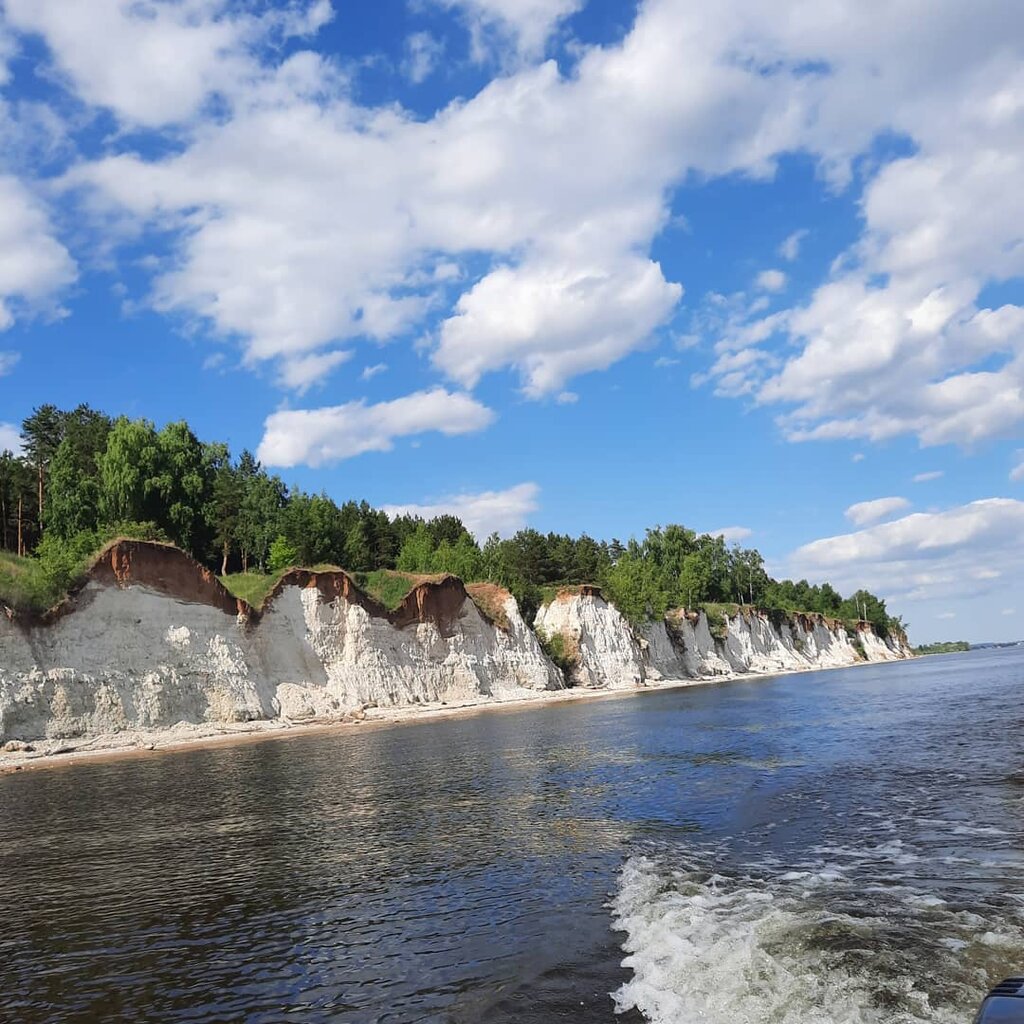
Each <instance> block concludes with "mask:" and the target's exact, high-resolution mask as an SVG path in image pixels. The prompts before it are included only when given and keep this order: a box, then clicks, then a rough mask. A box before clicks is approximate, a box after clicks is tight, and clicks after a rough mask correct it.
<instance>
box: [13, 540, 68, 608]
mask: <svg viewBox="0 0 1024 1024" xmlns="http://www.w3.org/2000/svg"><path fill="white" fill-rule="evenodd" d="M63 596H64V594H63V592H62V591H61V590H60V589H59V588H57V587H54V586H53V584H52V583H50V581H49V580H47V578H46V577H45V576H44V575H43V572H42V569H41V568H40V565H39V563H38V562H37V561H36V560H35V559H34V558H19V557H18V556H17V555H12V554H11V553H10V552H7V551H0V602H2V603H3V604H6V605H8V606H9V607H11V608H16V609H18V610H19V611H45V610H46V609H47V608H52V607H53V606H54V605H55V604H57V602H58V601H60V599H61V598H62V597H63Z"/></svg>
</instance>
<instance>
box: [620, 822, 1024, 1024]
mask: <svg viewBox="0 0 1024 1024" xmlns="http://www.w3.org/2000/svg"><path fill="white" fill-rule="evenodd" d="M813 855H814V856H813V859H812V860H809V861H808V862H807V863H803V864H796V865H788V866H787V865H784V864H779V863H772V862H770V860H769V861H767V862H762V863H761V864H759V865H752V866H741V867H739V868H736V869H725V868H722V867H720V866H719V864H720V863H721V862H720V860H717V859H716V858H715V857H714V856H713V855H712V854H710V853H709V854H707V855H701V854H695V855H691V854H690V853H687V854H686V855H685V856H681V855H680V853H679V850H678V849H672V850H667V851H664V850H663V851H656V850H651V851H649V852H648V853H646V854H644V855H637V856H634V857H632V858H630V859H629V860H628V861H627V862H626V864H625V866H624V867H623V870H622V873H621V877H620V885H619V890H618V894H617V896H616V898H615V899H614V901H613V903H612V912H613V916H614V921H615V927H616V928H617V929H619V930H621V931H622V932H624V933H625V940H624V942H623V948H624V950H625V951H626V953H627V954H628V955H627V958H626V960H625V961H624V966H626V967H628V968H629V969H631V970H632V972H633V977H632V979H631V980H630V981H628V982H627V983H626V984H624V985H623V986H622V987H621V988H620V989H619V990H618V991H617V992H615V993H613V999H614V1001H615V1006H616V1010H617V1011H618V1012H624V1011H626V1010H634V1009H635V1010H639V1011H640V1012H641V1013H643V1014H644V1016H645V1017H647V1019H648V1020H650V1021H652V1022H654V1024H692V1022H697V1021H700V1022H704V1024H762V1022H764V1024H768V1022H771V1024H918V1022H927V1024H954V1022H956V1024H962V1022H963V1021H968V1020H970V1019H971V1017H972V1015H973V1013H974V1011H975V1009H976V1007H977V1005H978V1001H979V999H980V997H981V995H983V994H984V992H985V991H986V990H987V988H988V987H989V986H990V985H991V984H993V983H994V982H995V981H997V980H999V978H1000V977H1003V976H1005V975H1006V974H1010V973H1013V972H1014V971H1015V970H1016V971H1019V970H1020V968H1021V966H1022V964H1024V894H1021V893H1015V894H1008V893H1006V891H1005V890H1002V891H993V890H991V888H990V887H980V888H979V889H978V890H977V891H973V892H972V890H971V887H970V885H969V884H966V883H965V879H964V874H965V873H964V872H963V871H962V870H961V869H962V867H963V865H962V862H961V863H960V864H958V863H956V861H957V860H958V858H956V857H952V856H951V857H945V858H942V859H940V860H939V861H937V862H929V863H928V864H927V865H925V864H917V863H915V862H917V861H918V858H917V856H916V855H915V854H914V853H913V852H911V851H908V850H906V849H904V847H903V845H902V844H901V843H899V842H898V841H897V842H890V843H887V844H884V845H881V846H877V847H873V848H871V849H867V850H847V849H839V848H822V849H818V850H815V851H813ZM942 872H945V877H942ZM969 873H970V872H967V874H969ZM986 890H987V891H986ZM953 893H955V894H956V895H955V896H954V895H953Z"/></svg>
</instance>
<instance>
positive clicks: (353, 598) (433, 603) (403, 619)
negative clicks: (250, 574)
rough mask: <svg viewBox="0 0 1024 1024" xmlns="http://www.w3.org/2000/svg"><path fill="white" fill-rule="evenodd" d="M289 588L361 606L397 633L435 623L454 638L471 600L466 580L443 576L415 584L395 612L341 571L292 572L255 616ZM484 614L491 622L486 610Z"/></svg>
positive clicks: (287, 574)
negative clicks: (464, 610) (385, 621)
mask: <svg viewBox="0 0 1024 1024" xmlns="http://www.w3.org/2000/svg"><path fill="white" fill-rule="evenodd" d="M286 587H315V588H316V589H317V590H318V591H319V592H320V596H321V598H322V599H323V600H324V602H325V603H329V602H331V601H334V600H336V599H337V598H339V597H341V598H344V599H345V600H346V601H348V602H349V604H357V605H359V607H360V608H362V609H364V610H365V611H366V613H367V614H368V615H371V616H373V617H374V618H375V619H387V620H388V622H390V623H391V624H392V625H393V626H395V627H396V628H397V629H404V628H405V627H406V626H411V625H413V624H414V623H419V622H432V623H434V624H435V625H436V626H437V627H438V629H440V630H441V632H442V634H444V635H445V636H448V635H450V633H451V631H452V630H453V628H454V626H455V623H456V622H457V621H458V619H459V614H460V612H461V611H462V606H463V604H465V602H466V600H467V598H469V594H468V593H467V591H466V588H465V586H464V585H463V583H462V580H460V579H459V578H458V577H457V576H442V577H440V578H439V579H436V580H426V581H424V582H422V583H417V584H415V585H414V586H413V587H412V588H411V589H410V591H409V593H408V594H406V595H405V597H404V598H402V603H401V604H400V605H399V606H398V607H397V608H395V609H394V610H392V609H390V608H387V607H385V606H384V605H383V604H381V603H380V602H379V601H377V600H375V599H374V598H372V597H371V596H370V595H369V594H367V593H366V591H364V590H361V589H360V588H359V587H358V586H357V585H356V583H355V581H354V580H353V579H352V577H351V576H349V574H348V573H347V572H343V571H342V570H340V569H331V570H327V571H325V572H316V571H314V570H312V569H290V570H289V571H288V572H286V573H285V574H284V575H283V576H282V577H281V579H280V580H278V582H277V584H276V585H275V587H274V589H273V590H272V591H271V592H270V593H269V594H268V595H267V599H266V600H265V601H264V602H263V607H262V609H261V610H260V612H259V613H254V615H265V614H266V613H267V612H268V611H269V610H270V607H271V605H272V604H273V602H274V600H275V598H277V596H278V595H279V594H280V593H281V592H282V591H283V590H284V589H285V588H286ZM481 614H482V615H483V616H484V617H485V618H487V619H488V620H489V619H490V617H489V616H488V615H487V613H486V612H485V611H483V610H482V609H481Z"/></svg>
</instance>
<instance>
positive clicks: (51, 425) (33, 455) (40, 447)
mask: <svg viewBox="0 0 1024 1024" xmlns="http://www.w3.org/2000/svg"><path fill="white" fill-rule="evenodd" d="M21 437H22V446H23V450H24V453H25V459H26V460H27V461H28V462H29V463H30V464H31V465H32V466H34V467H35V471H36V514H37V522H38V530H39V534H40V535H42V532H43V523H44V520H45V518H46V498H45V490H46V477H47V471H48V469H49V466H50V461H51V460H52V459H53V456H54V454H55V453H56V451H57V449H58V448H59V447H60V443H61V441H62V440H63V438H64V413H63V412H61V411H60V409H58V408H57V407H56V406H55V405H49V404H48V405H41V406H40V407H39V408H38V409H33V410H32V415H31V416H27V417H26V418H25V419H24V420H23V421H22V424H21Z"/></svg>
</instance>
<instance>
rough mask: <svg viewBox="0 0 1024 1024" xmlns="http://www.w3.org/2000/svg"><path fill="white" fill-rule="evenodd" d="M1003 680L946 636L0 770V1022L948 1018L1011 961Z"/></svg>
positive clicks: (1013, 723) (1016, 955) (1016, 814)
mask: <svg viewBox="0 0 1024 1024" xmlns="http://www.w3.org/2000/svg"><path fill="white" fill-rule="evenodd" d="M1022 694H1024V652H1020V651H998V652H991V653H989V652H976V653H971V654H969V655H963V656H951V657H941V658H929V659H921V660H920V661H917V662H913V663H907V664H898V665H888V666H879V667H877V668H859V669H854V670H847V671H838V672H828V673H815V674H808V675H801V676H789V677H781V678H778V679H773V680H760V681H756V682H737V683H730V684H725V685H720V686H714V687H695V688H692V689H687V690H675V691H660V692H652V693H640V694H637V695H630V696H626V697H622V698H617V699H608V700H599V701H593V702H587V703H583V704H578V705H575V706H567V705H553V706H549V707H540V708H536V709H531V710H518V711H516V710H510V711H500V712H492V713H485V714H480V715H477V716H475V717H471V718H465V719H459V720H449V721H442V722H436V721H435V722H430V723H416V724H412V725H408V726H402V727H396V728H393V729H387V730H378V731H371V732H364V733H360V732H359V731H358V730H351V731H346V732H343V733H342V732H339V733H337V734H331V735H321V736H300V737H295V738H288V739H282V740H270V741H267V742H262V743H258V744H251V745H243V746H236V747H230V748H218V749H211V750H197V751H193V752H186V753H177V754H173V755H161V756H148V757H146V758H143V759H139V760H132V761H121V762H113V763H108V764H94V765H85V766H78V767H74V768H67V769H60V770H53V771H41V772H34V773H23V774H19V775H12V776H7V777H3V778H0V908H2V913H3V927H2V928H0V1020H3V1021H7V1020H11V1021H21V1022H28V1024H35V1022H44V1021H46V1022H65V1021H75V1022H85V1021H161V1022H163V1021H194V1022H212V1021H248V1022H281V1021H298V1022H304V1024H305V1022H312V1024H318V1022H324V1021H352V1022H370V1021H381V1022H383V1021H389V1022H412V1021H431V1022H433V1021H438V1022H441V1021H447V1022H470V1021H473V1022H476V1021H486V1022H499V1024H501V1022H511V1021H516V1022H542V1021H543V1022H548V1021H560V1020H573V1021H582V1022H597V1021H615V1020H619V1021H641V1020H644V1019H650V1020H652V1021H657V1022H662V1021H664V1022H674V1024H690V1022H696V1021H705V1022H707V1024H719V1022H722V1024H724V1022H727V1021H728V1022H737V1024H739V1022H751V1024H755V1022H756V1024H760V1022H769V1021H770V1022H773V1024H798V1022H799V1024H825V1022H835V1024H847V1022H849V1024H869V1022H870V1024H875V1022H877V1024H889V1022H892V1024H909V1022H919V1021H920V1022H940V1024H946V1022H949V1024H952V1022H953V1021H964V1020H969V1019H970V1014H971V1012H972V1010H973V1008H974V1005H975V1004H976V1002H977V1000H978V998H979V997H980V995H981V994H982V993H983V992H984V990H985V988H986V987H987V986H988V985H989V984H990V983H992V982H993V981H995V980H997V979H998V977H1000V976H1002V975H1004V974H1007V973H1011V972H1012V971H1013V970H1018V971H1019V970H1020V969H1021V968H1022V967H1024V774H1022V772H1024V732H1022V730H1021V726H1022V725H1024V710H1022V708H1024V704H1022V702H1021V696H1022ZM624 958H625V960H624ZM623 961H624V962H623ZM617 1012H618V1013H619V1014H620V1015H619V1016H616V1013H617Z"/></svg>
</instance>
